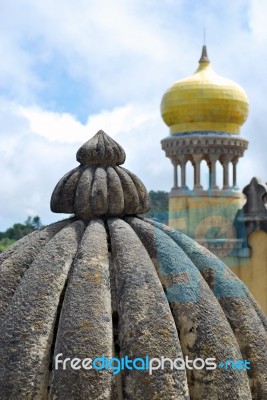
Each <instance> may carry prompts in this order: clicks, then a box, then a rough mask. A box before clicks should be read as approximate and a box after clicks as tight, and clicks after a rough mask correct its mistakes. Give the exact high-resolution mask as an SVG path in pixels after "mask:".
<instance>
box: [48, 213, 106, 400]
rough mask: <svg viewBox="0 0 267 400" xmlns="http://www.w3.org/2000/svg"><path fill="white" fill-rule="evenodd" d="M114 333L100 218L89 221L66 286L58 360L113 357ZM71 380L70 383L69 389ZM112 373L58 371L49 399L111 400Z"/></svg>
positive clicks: (68, 369) (103, 236) (69, 368)
mask: <svg viewBox="0 0 267 400" xmlns="http://www.w3.org/2000/svg"><path fill="white" fill-rule="evenodd" d="M112 347H113V332H112V310H111V294H110V276H109V258H108V247H107V233H106V230H105V227H104V224H103V222H102V221H100V220H94V221H91V222H90V223H89V226H88V227H87V229H86V231H85V233H84V236H83V238H82V241H81V243H80V247H79V250H78V252H77V255H76V258H75V261H74V264H73V267H72V270H71V272H70V276H69V280H68V286H67V288H66V292H65V296H64V301H63V305H62V309H61V316H60V321H59V326H58V330H57V335H56V344H55V351H54V356H56V355H57V354H59V353H62V357H61V359H62V358H66V357H70V358H76V357H78V358H80V359H84V358H86V357H90V358H92V359H94V358H96V357H100V356H101V355H105V356H106V357H110V358H111V357H112ZM66 382H68V384H67V385H66ZM111 395H112V375H111V371H99V372H98V371H95V370H84V369H81V370H73V369H71V367H70V364H68V366H67V369H66V370H63V369H62V364H61V365H60V366H59V369H58V370H54V371H53V378H52V382H51V390H50V396H49V398H50V399H58V400H61V399H62V400H73V399H99V400H101V399H110V398H111Z"/></svg>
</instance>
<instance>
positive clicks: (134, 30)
mask: <svg viewBox="0 0 267 400" xmlns="http://www.w3.org/2000/svg"><path fill="white" fill-rule="evenodd" d="M265 9H266V4H265V3H264V2H263V1H260V0H245V1H244V0H237V1H235V2H233V1H232V0H225V1H224V2H221V1H211V0H206V1H203V2H201V3H200V2H188V1H186V0H179V1H177V0H175V1H174V0H163V1H161V2H155V1H152V0H149V1H146V2H143V1H141V0H129V1H127V2H125V1H122V0H116V1H113V2H110V1H108V0H100V1H98V2H95V1H87V0H77V1H75V2H73V1H68V2H66V1H65V0H58V1H56V2H55V1H54V0H47V1H46V2H41V1H35V0H24V1H23V2H18V1H15V0H10V1H9V2H3V4H1V14H0V57H1V64H0V88H1V96H2V97H1V101H0V169H1V187H0V206H1V210H5V213H4V214H2V215H0V231H1V230H3V227H8V225H11V224H12V223H13V222H15V221H21V220H23V219H26V217H27V215H28V213H32V214H35V213H36V214H39V215H40V216H41V217H42V218H43V220H44V222H46V223H48V222H50V221H51V220H52V219H53V218H54V219H57V218H58V216H56V215H55V216H54V217H52V214H51V213H50V212H49V198H50V195H51V192H52V190H53V187H54V185H55V184H56V182H57V181H58V179H60V177H61V176H62V175H63V174H64V173H65V172H66V171H68V170H69V169H71V168H73V167H74V166H75V165H76V161H75V153H76V151H77V149H78V147H79V146H80V145H81V144H82V143H83V142H84V141H86V140H88V139H89V138H90V137H91V136H92V135H94V134H95V133H96V131H97V130H99V129H104V130H105V131H106V132H107V133H108V134H110V135H111V136H113V137H115V139H116V140H117V141H118V142H119V143H121V144H122V145H123V146H124V148H125V150H126V153H127V160H126V167H127V168H129V169H131V170H132V171H133V172H135V173H136V174H137V175H138V176H140V178H141V179H142V180H143V181H144V183H145V184H146V185H147V187H148V189H165V190H169V189H170V188H171V186H172V173H173V171H172V165H171V163H170V161H169V160H168V159H166V158H165V155H164V153H163V151H162V150H161V145H160V140H161V139H162V138H164V137H165V136H167V135H168V129H167V127H165V126H164V124H163V122H162V121H161V118H160V115H159V103H160V100H161V96H162V94H163V92H164V91H165V90H166V89H167V87H168V86H169V85H170V84H171V83H172V82H174V81H175V80H178V79H180V78H183V77H185V76H186V75H190V74H191V73H192V72H193V71H194V70H195V69H196V67H197V60H198V57H199V55H200V46H201V44H202V30H203V25H206V31H207V43H208V51H209V55H210V58H211V60H212V64H213V68H214V70H215V71H216V72H217V73H219V74H222V75H224V76H226V77H229V78H230V79H233V80H236V81H237V82H238V83H239V84H240V85H241V86H243V87H244V88H245V90H246V91H247V93H248V95H249V98H250V102H251V111H250V116H249V120H248V122H247V123H246V124H245V126H244V128H243V130H242V135H243V136H246V137H247V138H248V139H249V140H250V142H251V143H250V147H249V150H248V152H247V153H246V154H245V157H244V159H242V160H241V161H240V164H239V168H238V171H239V184H240V186H241V187H243V186H244V185H245V184H247V183H248V181H249V180H250V178H251V177H252V176H254V175H258V176H260V177H262V179H263V180H266V171H265V149H266V147H267V136H266V135H265V134H264V132H265V131H266V119H265V115H266V111H267V110H266V103H267V102H266V93H267V81H266V63H267V48H266V46H265V39H266V36H267V25H266V24H265V20H264V15H265V14H266V13H265ZM14 10H15V12H14ZM266 11H267V10H266ZM68 85H72V86H73V87H74V98H73V99H71V100H72V103H71V102H70V104H74V103H75V107H76V109H75V111H73V110H72V109H71V105H69V104H67V103H68V100H69V99H68V98H67V93H69V92H68V89H69V86H68ZM76 89H77V90H76ZM75 90H76V91H75ZM80 92H81V93H83V95H84V96H87V98H88V104H89V105H88V112H86V111H83V114H84V115H85V116H84V117H83V119H81V118H80V117H79V108H82V107H83V106H84V104H85V103H86V101H85V102H83V99H81V98H80V97H79V96H78V95H77V93H80ZM75 93H76V94H75ZM86 104H87V103H86ZM62 110H63V111H62ZM74 114H75V115H76V116H74ZM80 119H81V120H82V121H83V122H81V120H80ZM59 217H60V216H59Z"/></svg>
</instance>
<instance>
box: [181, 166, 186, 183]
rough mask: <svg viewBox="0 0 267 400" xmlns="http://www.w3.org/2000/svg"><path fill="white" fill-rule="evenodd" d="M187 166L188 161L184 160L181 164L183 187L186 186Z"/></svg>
mask: <svg viewBox="0 0 267 400" xmlns="http://www.w3.org/2000/svg"><path fill="white" fill-rule="evenodd" d="M185 166H186V162H183V163H182V164H181V184H182V187H183V188H185V187H186V169H185Z"/></svg>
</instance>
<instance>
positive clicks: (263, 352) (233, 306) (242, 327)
mask: <svg viewBox="0 0 267 400" xmlns="http://www.w3.org/2000/svg"><path fill="white" fill-rule="evenodd" d="M153 225H154V226H157V227H159V228H161V229H163V230H164V232H165V233H167V234H168V235H169V236H170V237H171V238H172V239H173V240H174V241H175V242H176V243H177V244H178V246H179V247H181V248H182V249H183V250H184V252H186V254H187V256H188V257H189V258H190V259H191V260H192V261H193V263H194V264H195V266H196V267H197V268H198V269H199V271H200V272H201V274H202V276H203V277H204V279H205V280H206V281H207V283H208V285H209V286H210V287H211V289H212V290H213V292H214V295H215V296H216V297H217V298H218V301H219V303H220V305H221V307H222V309H223V311H224V314H225V316H226V318H227V320H228V322H229V324H230V326H231V328H232V331H233V332H234V334H235V337H236V339H237V341H238V344H239V347H240V351H241V353H242V357H243V359H246V360H248V361H250V363H251V369H250V370H248V376H249V379H250V387H251V392H252V396H253V399H257V400H260V399H263V398H265V397H267V374H266V367H265V366H266V364H267V342H266V328H265V326H266V319H265V323H263V322H262V321H263V320H264V317H263V315H262V314H260V316H259V312H258V306H257V307H256V309H255V308H254V304H255V301H254V302H253V301H252V297H251V295H250V296H249V293H248V289H247V288H246V286H245V285H244V284H243V282H241V281H240V280H239V279H238V278H237V277H236V276H235V275H234V273H233V272H232V271H231V270H230V269H229V268H227V267H226V266H225V265H224V264H223V262H222V261H221V260H219V259H218V258H217V257H215V256H214V255H213V254H212V253H210V252H209V251H208V250H207V249H205V248H204V247H202V246H200V245H199V244H197V243H196V242H195V241H194V240H192V239H191V238H189V237H187V236H186V235H184V234H183V233H181V232H178V231H174V230H172V229H170V228H168V227H166V226H164V225H161V224H158V223H156V222H153Z"/></svg>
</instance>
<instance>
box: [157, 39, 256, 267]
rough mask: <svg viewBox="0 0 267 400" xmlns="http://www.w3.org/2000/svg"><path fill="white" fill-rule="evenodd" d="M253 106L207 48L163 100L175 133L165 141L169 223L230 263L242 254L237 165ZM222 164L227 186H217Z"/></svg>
mask: <svg viewBox="0 0 267 400" xmlns="http://www.w3.org/2000/svg"><path fill="white" fill-rule="evenodd" d="M248 108H249V103H248V97H247V95H246V93H245V91H244V90H243V89H242V88H241V87H240V86H239V85H237V84H236V83H235V82H233V81H231V80H229V79H226V78H224V77H221V76H219V75H217V74H216V73H215V72H214V71H213V69H212V67H211V64H210V61H209V59H208V56H207V49H206V46H203V49H202V54H201V58H200V60H199V67H198V69H197V70H196V72H195V73H194V74H193V75H192V76H189V77H187V78H185V79H182V80H179V81H178V82H175V83H174V84H173V85H172V86H171V87H170V88H169V89H168V90H167V91H166V93H165V94H164V96H163V98H162V101H161V115H162V118H163V120H164V122H165V123H166V124H167V125H168V127H169V129H170V135H169V136H168V137H167V138H165V139H163V140H162V142H161V143H162V148H163V150H165V153H166V156H167V157H169V158H170V159H171V162H172V164H173V167H174V185H173V188H172V190H171V192H170V195H169V225H170V226H171V227H172V228H175V229H179V230H181V231H183V232H185V233H186V234H188V235H189V236H191V237H193V238H194V239H196V240H197V241H198V242H200V243H202V244H203V245H204V246H206V247H207V248H209V249H210V250H211V251H213V252H215V253H216V254H217V255H218V256H219V257H221V258H224V261H225V262H228V264H229V262H230V263H233V262H234V263H235V261H233V258H235V257H236V256H237V253H238V252H240V251H241V250H242V249H241V247H242V244H241V241H240V240H239V239H238V237H237V234H236V230H235V226H234V219H235V216H236V213H237V210H238V209H240V208H241V207H242V205H243V194H242V193H240V191H239V190H238V188H237V168H236V167H237V163H238V160H239V158H240V157H242V156H243V154H244V151H245V150H246V149H247V146H248V141H247V140H246V139H244V138H242V137H240V136H239V132H240V127H241V125H242V124H243V123H244V122H245V120H246V118H247V115H248ZM202 162H204V163H206V164H207V166H208V169H209V184H208V187H207V188H204V187H203V178H204V177H203V176H202V174H201V165H202ZM218 163H220V164H221V165H222V168H223V185H222V187H218V185H217V176H216V175H217V171H216V169H218ZM187 164H192V167H193V173H194V186H193V188H192V189H191V190H189V188H188V186H187V177H186V170H187V167H186V166H187ZM230 165H231V169H232V174H231V175H232V177H230V176H229V175H230V168H229V167H230ZM225 257H226V258H227V259H225ZM230 259H231V261H229V260H230Z"/></svg>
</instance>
